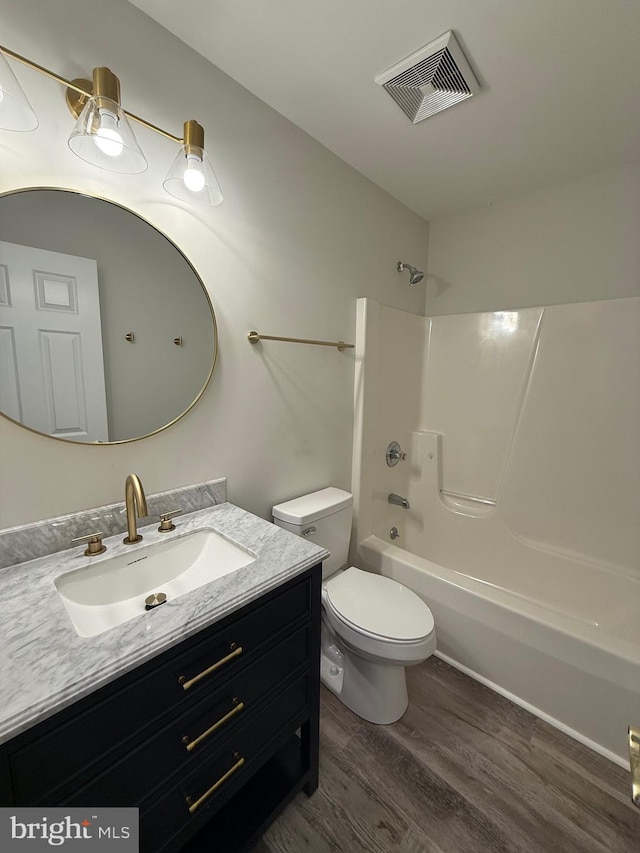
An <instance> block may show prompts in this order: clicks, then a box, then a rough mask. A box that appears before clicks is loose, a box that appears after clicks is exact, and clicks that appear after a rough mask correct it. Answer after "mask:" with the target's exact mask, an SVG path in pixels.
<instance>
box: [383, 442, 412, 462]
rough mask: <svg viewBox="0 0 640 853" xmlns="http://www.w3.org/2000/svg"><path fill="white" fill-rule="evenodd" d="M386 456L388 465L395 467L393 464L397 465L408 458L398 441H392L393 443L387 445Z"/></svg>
mask: <svg viewBox="0 0 640 853" xmlns="http://www.w3.org/2000/svg"><path fill="white" fill-rule="evenodd" d="M385 457H386V460H387V465H388V466H389V467H390V468H393V466H394V465H397V464H398V462H401V461H403V460H404V459H406V458H407V454H406V453H403V452H402V448H401V447H400V445H399V444H398V442H397V441H392V442H391V444H390V445H389V446H388V447H387V450H386V452H385Z"/></svg>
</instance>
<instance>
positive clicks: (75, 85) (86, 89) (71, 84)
mask: <svg viewBox="0 0 640 853" xmlns="http://www.w3.org/2000/svg"><path fill="white" fill-rule="evenodd" d="M0 51H2V53H4V54H6V55H7V56H10V57H11V58H12V59H15V60H16V61H17V62H21V63H22V64H23V65H26V66H27V68H32V69H33V70H34V71H38V72H39V73H40V74H44V76H45V77H49V78H50V79H51V80H55V81H56V83H60V84H61V85H62V86H66V87H67V89H71V90H72V91H73V92H76V93H77V94H78V95H80V98H72V99H70V98H69V97H67V103H68V104H69V108H70V109H71V110H72V112H74V113H75V111H76V106H77V105H78V104H80V103H82V102H83V101H84V100H85V99H86V98H90V97H91V96H92V95H93V91H92V84H91V81H90V80H80V79H76V80H67V79H66V77H62V76H60V74H56V73H55V71H51V70H50V69H49V68H45V67H44V65H38V63H37V62H33V60H31V59H27V57H26V56H22V55H21V54H19V53H16V52H15V51H14V50H10V49H9V48H8V47H4V45H1V44H0ZM73 104H75V105H76V106H73ZM80 109H82V107H80ZM78 112H79V111H78ZM123 112H124V113H125V115H127V116H128V117H129V118H130V119H133V121H136V122H138V124H141V125H143V126H144V127H146V128H148V129H149V130H153V131H154V133H159V134H160V135H161V136H165V137H166V138H167V139H170V140H171V141H172V142H177V143H179V144H182V143H183V142H184V141H185V140H184V139H183V138H182V137H181V136H175V135H174V134H173V133H169V131H168V130H163V129H162V128H161V127H158V126H157V125H155V124H152V123H151V122H150V121H147V120H146V119H144V118H141V117H140V116H137V115H135V114H134V113H130V112H129V111H128V110H125V109H124V108H123ZM77 115H78V113H76V117H77Z"/></svg>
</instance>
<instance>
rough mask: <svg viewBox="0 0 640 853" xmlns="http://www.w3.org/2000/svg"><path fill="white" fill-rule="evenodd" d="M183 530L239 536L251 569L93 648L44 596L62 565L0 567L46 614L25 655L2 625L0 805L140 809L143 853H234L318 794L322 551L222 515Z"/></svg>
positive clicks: (111, 633)
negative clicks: (299, 796)
mask: <svg viewBox="0 0 640 853" xmlns="http://www.w3.org/2000/svg"><path fill="white" fill-rule="evenodd" d="M184 522H185V523H184V525H183V528H184V529H183V535H184V532H185V529H186V530H188V529H193V530H196V529H199V528H202V527H203V526H206V527H208V528H209V529H217V530H218V531H219V532H221V533H223V534H224V535H225V536H227V537H231V536H235V538H236V541H237V542H239V543H240V544H241V545H242V546H243V547H245V548H247V549H249V550H251V551H252V552H253V553H254V554H255V557H256V559H255V562H254V563H253V564H252V565H251V567H249V568H247V569H239V570H238V571H236V572H233V573H231V574H229V575H226V576H225V577H224V578H221V579H220V580H219V581H214V582H212V583H209V584H206V585H205V586H202V587H200V588H199V589H197V590H194V591H192V592H190V593H188V594H186V595H184V596H182V597H180V598H177V599H176V600H175V602H172V603H171V606H169V602H168V603H167V604H166V605H163V606H162V607H159V608H157V609H156V610H155V611H151V612H146V613H143V614H141V615H140V616H137V617H134V618H133V619H131V620H129V621H127V622H125V623H124V624H123V625H121V626H119V627H116V628H113V629H111V630H108V631H106V632H104V633H102V634H100V635H98V636H95V637H79V636H78V635H77V634H76V632H75V629H74V628H73V627H72V625H71V622H70V620H69V617H68V614H67V613H66V612H65V610H64V607H62V609H60V603H59V601H58V599H59V596H58V595H57V593H56V592H55V587H53V583H52V579H53V575H55V574H56V573H58V574H59V573H60V565H59V561H60V559H72V560H73V558H72V557H69V556H68V555H67V556H66V558H65V557H61V555H54V556H53V557H50V558H41V559H39V560H34V561H32V563H31V564H24V565H23V566H21V567H18V566H16V567H13V568H12V569H5V570H3V571H1V572H0V593H1V592H2V588H3V584H4V585H5V588H6V590H9V589H11V590H12V595H13V596H14V597H15V595H16V594H17V592H16V589H15V583H13V584H12V581H14V582H15V573H16V571H18V570H21V571H22V572H23V573H24V574H23V577H24V578H25V579H26V578H27V577H30V578H31V580H30V582H27V583H25V590H30V589H31V585H32V584H33V585H35V587H36V589H37V588H38V587H42V588H43V589H44V588H46V589H47V591H48V595H49V598H48V600H47V606H48V608H50V612H49V613H48V611H47V608H46V607H41V608H40V610H39V617H38V620H39V621H38V624H39V625H40V629H39V630H36V632H35V633H36V636H35V638H34V637H33V636H32V637H31V638H29V637H28V635H26V634H25V636H23V643H22V645H20V644H19V643H18V642H17V639H16V637H15V635H14V633H13V630H12V629H15V628H16V625H17V621H16V620H15V619H14V620H13V625H12V624H9V625H7V623H6V621H5V620H4V615H5V614H4V612H3V613H2V614H1V615H2V617H3V620H2V625H3V628H2V629H1V630H2V632H3V634H5V632H6V636H3V639H6V640H7V641H8V643H9V646H12V648H10V649H9V654H8V655H7V658H6V659H7V660H8V661H9V662H10V663H9V664H8V665H5V664H3V668H2V684H1V687H2V693H3V696H8V697H9V701H8V703H7V704H8V707H7V708H5V710H4V712H3V717H4V719H3V720H2V721H0V736H2V739H3V741H4V743H3V744H2V745H1V746H0V802H1V804H2V805H28V806H36V805H46V806H53V805H61V806H96V807H97V806H115V805H121V806H125V805H128V806H137V807H138V808H139V810H140V850H141V851H142V853H160V851H162V853H173V851H178V850H181V849H185V850H189V849H193V850H196V849H212V850H213V849H215V850H216V851H219V853H223V851H233V853H237V851H243V850H247V851H248V850H251V848H252V847H253V845H255V843H256V842H257V840H258V839H259V837H260V835H261V834H262V832H263V831H264V829H265V828H266V827H267V826H268V824H269V823H270V822H271V821H272V820H273V818H274V817H275V816H276V815H277V814H278V813H279V811H280V810H281V809H282V808H283V807H284V806H285V805H286V803H288V802H289V801H290V800H291V799H292V798H293V796H294V795H295V794H296V793H297V792H298V791H300V790H304V791H305V792H306V793H307V795H310V794H311V793H312V792H313V791H314V790H315V789H316V787H317V783H318V723H319V665H318V659H319V641H320V637H319V635H320V586H321V565H320V562H319V561H320V560H322V559H323V558H324V556H326V553H325V552H323V551H322V550H321V549H319V548H317V547H316V546H314V545H312V544H311V543H307V542H304V541H301V540H300V539H298V538H297V537H294V536H292V535H290V534H288V533H286V532H285V531H281V530H279V528H275V527H274V526H273V525H270V524H268V523H267V522H264V521H262V520H261V519H257V518H255V517H254V516H251V515H250V514H249V513H244V512H243V511H242V510H239V509H238V508H237V507H233V506H232V505H230V504H222V505H221V506H218V507H215V508H212V509H210V510H206V511H201V512H197V513H192V514H191V515H190V516H185V519H184ZM238 522H239V523H238ZM232 530H233V533H232V532H231V531H232ZM142 532H143V533H144V532H145V531H144V530H143V531H142ZM176 533H178V531H176ZM114 538H115V537H114ZM151 538H152V537H151ZM107 541H108V540H107ZM117 541H120V542H121V539H119V540H117ZM114 547H117V546H116V545H114ZM64 553H65V554H66V552H64ZM56 558H57V559H56ZM76 559H77V558H76ZM55 564H57V566H56V565H55ZM27 572H29V575H27V574H26V573H27ZM50 587H52V588H53V591H51V589H50ZM26 594H27V593H26V592H25V595H26ZM36 594H37V593H36ZM12 610H13V608H12ZM27 621H28V620H27ZM32 621H34V622H35V620H32ZM47 621H49V625H47ZM9 622H10V623H11V619H10V620H9ZM194 629H195V630H194ZM63 656H65V657H66V660H65V661H64V663H63V661H62V657H63ZM96 656H97V659H96ZM16 658H17V659H19V660H21V661H22V665H23V666H24V669H20V668H16V667H15V664H16ZM56 659H57V663H58V664H59V665H60V670H59V671H58V674H57V675H56V672H55V666H56ZM107 661H108V662H107ZM43 664H44V666H43ZM105 667H106V669H107V673H106V683H102V684H100V682H105V674H104V668H105ZM31 679H35V680H36V682H37V683H35V684H34V683H33V682H32V681H31ZM42 681H45V682H48V684H45V685H43V684H42ZM87 685H88V688H89V689H87ZM21 693H22V694H24V697H23V698H22V699H21V698H20V695H21ZM81 693H82V694H83V695H82V696H81V697H80V694H81Z"/></svg>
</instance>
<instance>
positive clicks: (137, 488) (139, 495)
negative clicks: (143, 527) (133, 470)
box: [122, 474, 149, 545]
mask: <svg viewBox="0 0 640 853" xmlns="http://www.w3.org/2000/svg"><path fill="white" fill-rule="evenodd" d="M124 504H125V507H126V509H127V536H126V537H125V538H124V539H123V540H122V541H123V542H124V544H125V545H133V543H134V542H140V541H141V539H142V536H141V535H140V534H139V533H138V531H137V528H136V511H137V513H138V518H142V517H143V516H145V515H148V514H149V511H148V510H147V498H146V496H145V493H144V489H143V488H142V483H141V482H140V478H139V477H138V475H137V474H129V476H128V477H127V480H126V482H125V484H124Z"/></svg>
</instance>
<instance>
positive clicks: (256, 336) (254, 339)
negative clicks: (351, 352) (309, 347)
mask: <svg viewBox="0 0 640 853" xmlns="http://www.w3.org/2000/svg"><path fill="white" fill-rule="evenodd" d="M247 338H248V340H249V343H252V344H257V343H258V341H286V342H287V343H289V344H314V345H315V346H318V347H336V348H337V349H338V350H340V352H342V351H343V350H346V349H353V348H354V347H355V344H345V342H344V341H312V340H310V339H309V338H281V337H278V336H277V335H261V334H260V332H256V331H255V330H254V331H252V332H249V334H248V335H247Z"/></svg>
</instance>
